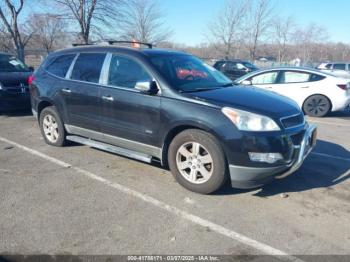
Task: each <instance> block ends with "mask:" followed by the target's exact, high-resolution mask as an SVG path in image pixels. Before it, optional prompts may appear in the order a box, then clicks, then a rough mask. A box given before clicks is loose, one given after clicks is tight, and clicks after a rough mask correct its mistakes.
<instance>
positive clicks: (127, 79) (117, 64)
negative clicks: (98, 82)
mask: <svg viewBox="0 0 350 262" xmlns="http://www.w3.org/2000/svg"><path fill="white" fill-rule="evenodd" d="M151 80H152V78H151V77H150V75H149V74H148V73H147V72H146V71H145V70H144V69H143V67H142V66H141V65H140V64H138V63H137V62H135V61H134V60H132V59H129V58H126V57H122V56H117V55H113V56H112V60H111V65H110V68H109V76H108V85H111V86H119V87H126V88H134V87H135V85H136V83H137V82H149V81H151Z"/></svg>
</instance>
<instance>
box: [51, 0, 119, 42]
mask: <svg viewBox="0 0 350 262" xmlns="http://www.w3.org/2000/svg"><path fill="white" fill-rule="evenodd" d="M53 1H55V2H56V3H58V4H59V6H60V7H62V8H63V12H64V13H63V15H64V17H68V18H69V19H72V20H75V21H76V22H77V23H78V25H79V29H80V37H81V38H82V42H83V43H85V44H87V43H89V40H90V37H91V33H92V32H95V33H96V34H100V35H101V34H103V33H108V32H110V31H113V29H115V27H116V23H117V22H120V21H122V20H123V18H124V15H123V13H124V12H123V11H122V9H123V7H124V6H125V1H124V0H53Z"/></svg>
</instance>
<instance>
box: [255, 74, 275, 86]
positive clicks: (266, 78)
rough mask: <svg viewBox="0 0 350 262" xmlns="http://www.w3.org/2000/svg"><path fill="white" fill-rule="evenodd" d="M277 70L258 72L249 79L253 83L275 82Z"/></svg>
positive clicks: (265, 83)
mask: <svg viewBox="0 0 350 262" xmlns="http://www.w3.org/2000/svg"><path fill="white" fill-rule="evenodd" d="M277 76H278V72H277V71H276V72H270V73H265V74H260V75H257V76H255V77H253V78H252V79H251V81H252V84H253V85H268V84H274V83H276V79H277Z"/></svg>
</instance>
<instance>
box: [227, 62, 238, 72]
mask: <svg viewBox="0 0 350 262" xmlns="http://www.w3.org/2000/svg"><path fill="white" fill-rule="evenodd" d="M225 67H226V70H230V71H233V70H236V69H237V64H236V63H233V62H228V63H226V66H225Z"/></svg>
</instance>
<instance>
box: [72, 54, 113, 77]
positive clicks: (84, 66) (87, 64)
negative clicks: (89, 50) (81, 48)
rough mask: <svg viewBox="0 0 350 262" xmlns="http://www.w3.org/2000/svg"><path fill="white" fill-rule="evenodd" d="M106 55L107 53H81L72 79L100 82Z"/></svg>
mask: <svg viewBox="0 0 350 262" xmlns="http://www.w3.org/2000/svg"><path fill="white" fill-rule="evenodd" d="M105 57H106V54H80V55H79V57H78V59H77V61H76V62H75V65H74V68H73V72H72V76H71V79H73V80H80V81H86V82H92V83H98V82H99V80H100V75H101V69H102V65H103V62H104V59H105Z"/></svg>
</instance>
